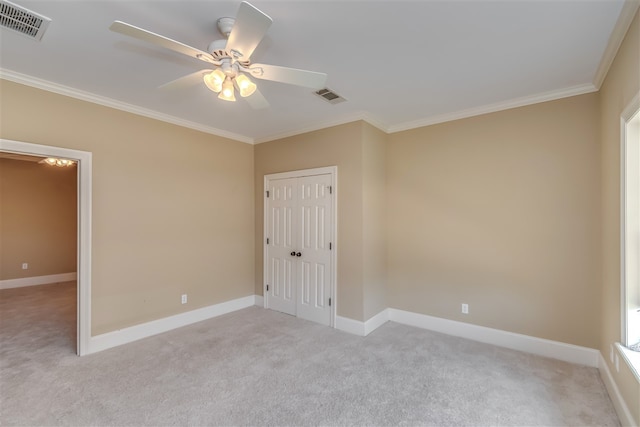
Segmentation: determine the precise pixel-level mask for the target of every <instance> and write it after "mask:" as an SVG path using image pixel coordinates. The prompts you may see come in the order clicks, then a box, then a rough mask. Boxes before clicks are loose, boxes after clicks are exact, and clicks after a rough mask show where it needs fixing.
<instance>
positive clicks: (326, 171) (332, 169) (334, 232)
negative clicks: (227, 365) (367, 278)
mask: <svg viewBox="0 0 640 427" xmlns="http://www.w3.org/2000/svg"><path fill="white" fill-rule="evenodd" d="M314 175H331V190H332V193H333V207H332V209H331V223H332V224H333V226H332V227H331V233H330V234H331V242H332V243H333V245H332V249H331V266H332V268H331V269H332V271H331V316H330V324H329V326H330V327H332V328H335V327H336V313H337V311H338V310H337V306H338V295H337V294H338V292H337V290H338V247H339V245H338V167H337V166H326V167H321V168H313V169H300V170H295V171H289V172H279V173H272V174H268V175H265V176H264V185H263V193H262V194H263V196H262V197H263V199H262V200H263V201H264V203H263V207H262V211H263V220H262V235H263V239H262V295H263V297H264V298H263V307H264V308H269V294H268V293H267V280H268V273H269V271H268V269H267V264H268V256H267V250H268V245H267V237H269V236H267V230H268V228H267V219H268V209H267V204H268V200H267V190H268V189H269V181H270V180H275V179H286V178H301V177H305V176H314ZM297 297H298V296H297V295H296V299H297Z"/></svg>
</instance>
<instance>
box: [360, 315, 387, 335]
mask: <svg viewBox="0 0 640 427" xmlns="http://www.w3.org/2000/svg"><path fill="white" fill-rule="evenodd" d="M388 321H389V309H388V308H385V309H384V310H382V311H381V312H380V313H378V314H376V315H375V316H373V317H372V318H370V319H369V320H367V321H366V322H364V335H365V336H367V335H369V334H370V333H371V332H373V331H375V330H376V329H378V328H379V327H380V326H382V325H384V324H385V323H387V322H388Z"/></svg>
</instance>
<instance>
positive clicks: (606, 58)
mask: <svg viewBox="0 0 640 427" xmlns="http://www.w3.org/2000/svg"><path fill="white" fill-rule="evenodd" d="M638 6H640V3H639V2H638V1H637V0H625V2H624V5H623V6H622V10H621V11H620V16H619V17H618V21H617V22H616V26H615V27H614V28H613V31H612V32H611V36H610V37H609V41H608V43H607V47H606V49H605V50H604V53H603V54H602V58H601V59H600V64H598V69H597V70H596V74H595V76H594V77H593V85H594V86H595V87H596V89H598V90H600V87H601V86H602V83H604V79H605V78H606V77H607V73H608V72H609V68H611V64H613V60H614V59H615V57H616V55H617V54H618V49H620V45H622V42H623V41H624V37H625V36H626V35H627V31H629V27H630V26H631V22H633V18H634V16H635V14H636V10H638Z"/></svg>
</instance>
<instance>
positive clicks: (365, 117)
mask: <svg viewBox="0 0 640 427" xmlns="http://www.w3.org/2000/svg"><path fill="white" fill-rule="evenodd" d="M357 121H364V122H367V123H369V124H370V125H371V126H373V127H375V128H377V129H379V130H381V131H382V132H384V133H389V130H388V128H387V127H386V126H384V125H383V124H382V123H380V122H379V121H377V120H375V119H374V118H372V117H371V115H370V114H368V113H366V112H363V111H359V112H357V113H354V114H348V115H344V116H340V117H338V118H337V119H334V120H326V121H323V122H316V123H314V124H311V125H309V126H305V127H301V128H296V129H292V130H290V131H286V132H282V133H278V134H274V135H270V136H267V137H265V138H256V139H255V140H254V144H262V143H264V142H270V141H275V140H278V139H284V138H289V137H292V136H296V135H302V134H304V133H309V132H313V131H316V130H321V129H326V128H330V127H333V126H340V125H344V124H347V123H353V122H357Z"/></svg>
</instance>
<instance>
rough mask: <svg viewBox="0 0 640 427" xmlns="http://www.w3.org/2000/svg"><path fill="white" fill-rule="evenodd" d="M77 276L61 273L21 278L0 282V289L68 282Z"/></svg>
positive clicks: (74, 273) (75, 274)
mask: <svg viewBox="0 0 640 427" xmlns="http://www.w3.org/2000/svg"><path fill="white" fill-rule="evenodd" d="M77 278H78V274H77V273H76V272H73V273H61V274H49V275H48V276H35V277H23V278H21V279H7V280H0V289H11V288H22V287H24V286H37V285H47V284H49V283H59V282H70V281H72V280H76V279H77Z"/></svg>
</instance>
